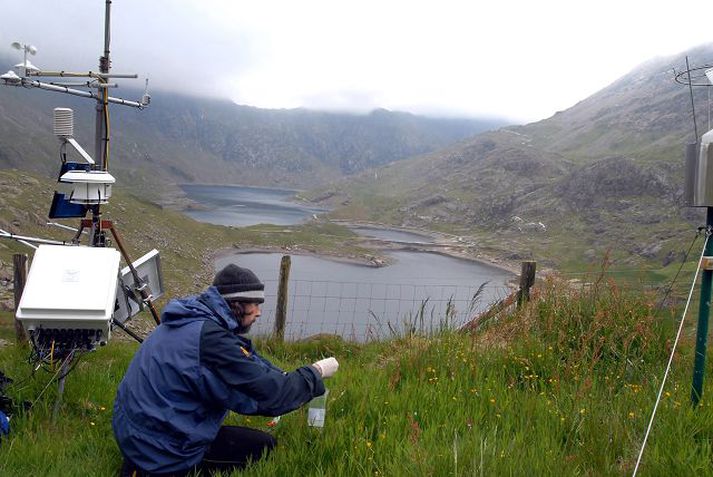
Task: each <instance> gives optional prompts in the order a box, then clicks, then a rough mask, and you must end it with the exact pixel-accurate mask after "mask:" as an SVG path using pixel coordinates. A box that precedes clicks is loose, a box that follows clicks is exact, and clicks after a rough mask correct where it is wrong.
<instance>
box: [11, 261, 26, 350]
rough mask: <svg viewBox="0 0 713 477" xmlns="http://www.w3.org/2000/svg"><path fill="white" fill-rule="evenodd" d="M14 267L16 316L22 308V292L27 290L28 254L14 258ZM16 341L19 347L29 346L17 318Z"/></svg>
mask: <svg viewBox="0 0 713 477" xmlns="http://www.w3.org/2000/svg"><path fill="white" fill-rule="evenodd" d="M12 265H13V271H14V273H13V275H14V277H13V280H14V281H13V291H14V295H15V314H17V309H18V308H19V307H20V298H22V291H23V290H24V289H25V283H26V282H27V254H24V253H16V254H15V255H13V256H12ZM15 341H16V343H17V345H18V346H22V347H26V346H27V334H26V333H25V328H23V326H22V323H20V322H19V321H18V320H17V317H16V318H15Z"/></svg>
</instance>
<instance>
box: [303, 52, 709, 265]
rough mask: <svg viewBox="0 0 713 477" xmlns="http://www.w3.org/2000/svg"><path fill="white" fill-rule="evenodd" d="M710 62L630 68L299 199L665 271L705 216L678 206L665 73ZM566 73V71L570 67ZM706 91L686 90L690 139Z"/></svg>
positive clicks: (568, 260)
mask: <svg viewBox="0 0 713 477" xmlns="http://www.w3.org/2000/svg"><path fill="white" fill-rule="evenodd" d="M686 54H687V55H688V56H689V58H690V60H691V62H692V67H694V66H696V65H698V66H700V65H704V64H711V63H713V45H707V46H702V47H699V48H696V49H693V50H691V51H689V52H686V53H683V54H680V55H676V56H672V57H668V58H658V59H655V60H651V61H649V62H647V63H644V64H642V65H641V66H639V67H638V68H636V69H635V70H633V71H632V72H631V73H629V74H627V75H626V76H624V77H622V78H620V79H619V80H617V81H616V82H614V83H613V84H611V85H609V86H608V87H606V88H604V89H603V90H601V91H599V92H598V93H596V94H594V95H592V96H591V97H589V98H586V99H585V100H583V101H581V102H579V103H578V104H576V105H575V106H573V107H571V108H569V109H567V110H566V111H561V112H558V113H557V114H555V115H554V116H553V117H551V118H548V119H545V120H543V121H539V122H536V123H532V124H528V125H524V126H513V127H505V128H502V129H499V130H497V131H489V132H485V133H482V134H479V135H477V136H475V137H473V138H470V139H467V140H465V141H463V142H461V143H459V144H457V145H454V146H451V147H448V148H445V149H443V150H441V151H437V152H434V153H429V154H424V155H421V156H420V157H416V158H413V159H410V160H407V161H401V162H399V163H395V164H390V165H386V166H384V167H381V168H379V169H377V170H376V171H370V172H368V173H363V174H361V175H359V176H356V177H352V178H350V179H349V180H345V181H342V182H340V183H337V184H335V185H334V186H332V187H331V188H327V189H321V190H319V191H315V192H313V193H311V194H309V195H307V196H306V197H307V198H309V199H311V200H313V201H315V202H321V203H324V204H331V205H333V206H338V207H339V208H338V209H337V210H336V211H334V212H333V214H332V215H333V216H334V217H338V218H348V219H352V220H354V219H363V220H370V221H379V222H386V223H389V224H394V225H399V226H411V227H418V228H424V227H425V228H432V229H438V230H442V231H446V232H451V233H455V234H458V235H461V236H464V237H467V238H468V239H470V240H472V241H473V243H474V244H476V245H477V246H478V247H480V248H484V249H493V250H495V251H497V252H498V254H499V255H500V256H501V257H504V258H511V259H513V260H519V259H521V258H527V257H535V258H537V257H539V258H540V259H543V260H544V261H545V262H546V263H547V264H551V265H557V266H566V265H567V264H574V263H581V262H582V261H583V260H584V261H586V260H592V261H594V260H600V259H601V257H602V255H603V254H604V252H605V251H606V250H610V251H611V254H612V256H613V257H615V258H616V259H618V260H621V261H622V262H624V263H630V264H637V263H643V262H653V263H658V264H659V265H668V264H670V263H671V262H672V261H674V260H676V259H678V258H680V256H681V255H682V253H683V243H684V242H686V245H687V244H688V243H687V242H688V240H690V237H692V236H693V235H694V234H695V226H696V225H700V223H701V221H702V220H703V221H705V219H704V217H703V215H702V213H701V210H700V209H691V208H686V207H683V204H682V201H681V197H682V189H683V154H684V148H685V144H686V143H688V142H690V141H692V140H693V137H694V133H693V120H692V114H691V100H690V97H689V90H688V88H687V87H685V86H682V85H680V84H678V83H676V82H675V81H674V76H675V74H674V69H675V70H676V71H677V72H679V71H681V70H685V64H686V63H685V55H686ZM572 75H573V76H574V75H575V72H572ZM706 90H707V88H694V104H695V105H696V107H697V121H698V129H699V131H698V133H699V135H700V134H702V133H703V132H705V130H706V128H708V127H710V126H709V125H708V123H707V120H708V121H709V119H708V117H709V116H708V113H707V108H709V107H710V105H709V104H708V99H707V91H706Z"/></svg>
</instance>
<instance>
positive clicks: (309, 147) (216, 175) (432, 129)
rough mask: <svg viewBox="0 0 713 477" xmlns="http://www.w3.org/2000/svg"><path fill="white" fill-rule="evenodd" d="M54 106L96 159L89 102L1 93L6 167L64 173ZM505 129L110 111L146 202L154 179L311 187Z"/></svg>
mask: <svg viewBox="0 0 713 477" xmlns="http://www.w3.org/2000/svg"><path fill="white" fill-rule="evenodd" d="M0 69H2V68H0ZM111 94H112V95H116V96H121V97H126V98H127V99H135V98H138V97H140V95H141V92H140V91H133V90H130V89H126V88H120V89H118V90H112V92H111ZM57 106H65V107H71V108H73V109H74V110H75V134H76V136H77V139H78V140H79V141H80V143H82V144H84V146H85V148H86V149H87V150H88V151H89V152H90V153H93V150H94V138H93V131H94V118H95V112H94V104H93V102H92V101H87V100H85V99H82V98H76V97H72V96H68V95H63V94H57V93H50V92H45V91H39V90H32V91H28V90H25V89H23V88H12V87H4V86H3V87H0V168H10V167H17V168H20V169H25V170H30V171H34V172H40V173H42V174H47V175H48V176H49V177H52V176H54V175H55V174H56V173H57V169H58V161H57V160H55V159H56V158H58V142H57V140H56V139H55V138H54V137H53V136H52V126H51V125H52V109H53V108H54V107H57ZM503 124H504V122H503V121H502V120H497V119H482V120H480V119H433V118H426V117H421V116H415V115H412V114H407V113H399V112H391V111H386V110H376V111H373V112H371V113H370V114H363V115H356V114H346V113H344V114H340V113H325V112H315V111H307V110H299V109H297V110H264V109H258V108H252V107H247V106H239V105H236V104H234V103H231V102H229V101H220V100H211V99H204V98H195V97H188V96H181V95H177V94H170V93H163V92H160V91H159V92H154V94H153V99H152V105H151V107H149V108H148V109H146V110H144V111H137V110H134V109H132V108H123V107H112V109H111V131H112V156H111V157H112V160H111V167H112V172H115V173H116V174H117V175H118V176H119V177H120V178H121V179H123V181H122V182H123V183H124V184H131V185H133V186H134V189H136V190H140V191H143V192H144V193H145V194H155V192H156V190H157V188H156V187H155V185H156V179H157V178H160V179H161V181H162V182H166V183H169V184H171V183H220V184H230V183H240V184H248V185H264V186H283V187H292V188H304V187H313V186H316V185H319V184H323V183H325V182H328V181H329V180H335V179H339V178H341V177H344V176H348V175H351V174H354V173H358V172H360V171H363V170H365V169H367V168H370V167H375V166H379V165H383V164H386V163H389V162H392V161H394V160H400V159H405V158H407V157H411V156H414V155H418V154H422V153H427V152H432V151H435V150H437V149H441V148H443V147H446V146H447V145H449V144H452V143H455V142H457V141H459V140H462V139H464V138H466V137H470V136H473V135H474V134H476V133H478V132H482V131H484V130H487V129H492V128H495V127H498V126H501V125H503ZM154 198H155V197H154Z"/></svg>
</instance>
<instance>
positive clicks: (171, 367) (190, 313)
mask: <svg viewBox="0 0 713 477" xmlns="http://www.w3.org/2000/svg"><path fill="white" fill-rule="evenodd" d="M236 327H237V323H236V321H235V317H234V315H233V313H232V312H231V310H230V308H229V307H228V304H227V303H226V302H225V300H224V299H223V298H222V297H221V296H220V294H219V293H218V291H217V289H216V288H215V287H210V288H208V290H207V291H206V292H205V293H203V294H201V295H198V296H193V297H188V298H185V299H180V300H173V301H171V302H170V303H168V305H166V307H165V308H164V312H163V315H162V318H161V325H159V326H158V327H157V328H156V330H154V331H153V332H152V333H151V335H149V337H148V338H147V339H146V340H145V341H144V342H143V344H142V345H141V347H140V348H139V350H138V351H137V353H136V355H135V356H134V359H133V360H132V361H131V364H130V365H129V368H128V370H127V371H126V375H125V376H124V379H123V380H122V381H121V384H119V389H118V390H117V394H116V400H115V402H114V417H113V421H112V425H113V428H114V435H115V437H116V440H117V443H118V444H119V448H120V449H121V452H122V453H123V454H124V456H125V457H126V458H128V459H129V460H131V461H132V462H133V463H134V464H136V465H138V466H139V467H141V468H142V469H144V470H146V471H148V472H158V473H163V472H177V471H181V470H185V469H188V468H190V467H192V466H194V465H196V464H198V463H199V462H200V461H201V460H202V459H203V455H204V454H205V452H206V450H207V449H208V447H209V446H210V444H211V442H212V441H213V440H214V439H215V436H216V434H217V433H218V430H219V428H220V426H221V423H222V422H223V419H224V418H225V415H226V414H227V411H228V410H233V411H235V412H238V413H240V414H249V415H253V414H258V415H264V416H278V415H281V414H284V413H287V412H290V411H292V410H294V409H297V408H298V407H300V406H302V405H303V404H305V403H307V402H308V401H309V400H310V399H312V398H313V397H315V396H320V395H322V394H324V384H323V383H322V378H321V377H320V375H319V373H318V372H317V371H316V370H315V369H314V368H313V367H312V366H304V367H302V368H299V369H297V370H296V371H293V372H291V373H286V372H284V371H282V370H281V369H279V368H277V367H276V366H274V365H273V364H272V363H270V362H269V361H268V360H266V359H265V358H263V357H262V356H260V355H259V354H258V353H257V352H255V350H254V349H253V346H252V343H251V342H250V340H249V339H247V338H243V337H241V336H239V335H237V334H235V330H236Z"/></svg>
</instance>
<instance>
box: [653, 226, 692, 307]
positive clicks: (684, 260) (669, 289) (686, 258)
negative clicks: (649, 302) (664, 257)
mask: <svg viewBox="0 0 713 477" xmlns="http://www.w3.org/2000/svg"><path fill="white" fill-rule="evenodd" d="M700 234H701V229H699V230H698V232H696V235H695V236H694V237H693V240H692V241H691V246H690V247H688V251H686V254H685V255H684V257H683V260H681V266H680V267H678V270H677V271H676V275H674V276H673V280H671V283H670V284H669V286H668V290H666V293H664V295H663V298H661V301H660V302H659V304H658V306H657V307H656V308H654V309H655V310H660V309H661V308H662V307H663V305H664V303H666V299H667V298H668V294H669V293H671V290H672V289H673V286H674V285H675V284H676V280H677V279H678V275H679V274H680V273H681V270H682V269H683V266H684V265H685V264H686V261H687V260H688V255H689V254H690V253H691V250H693V246H694V245H695V244H696V240H698V236H699V235H700Z"/></svg>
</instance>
